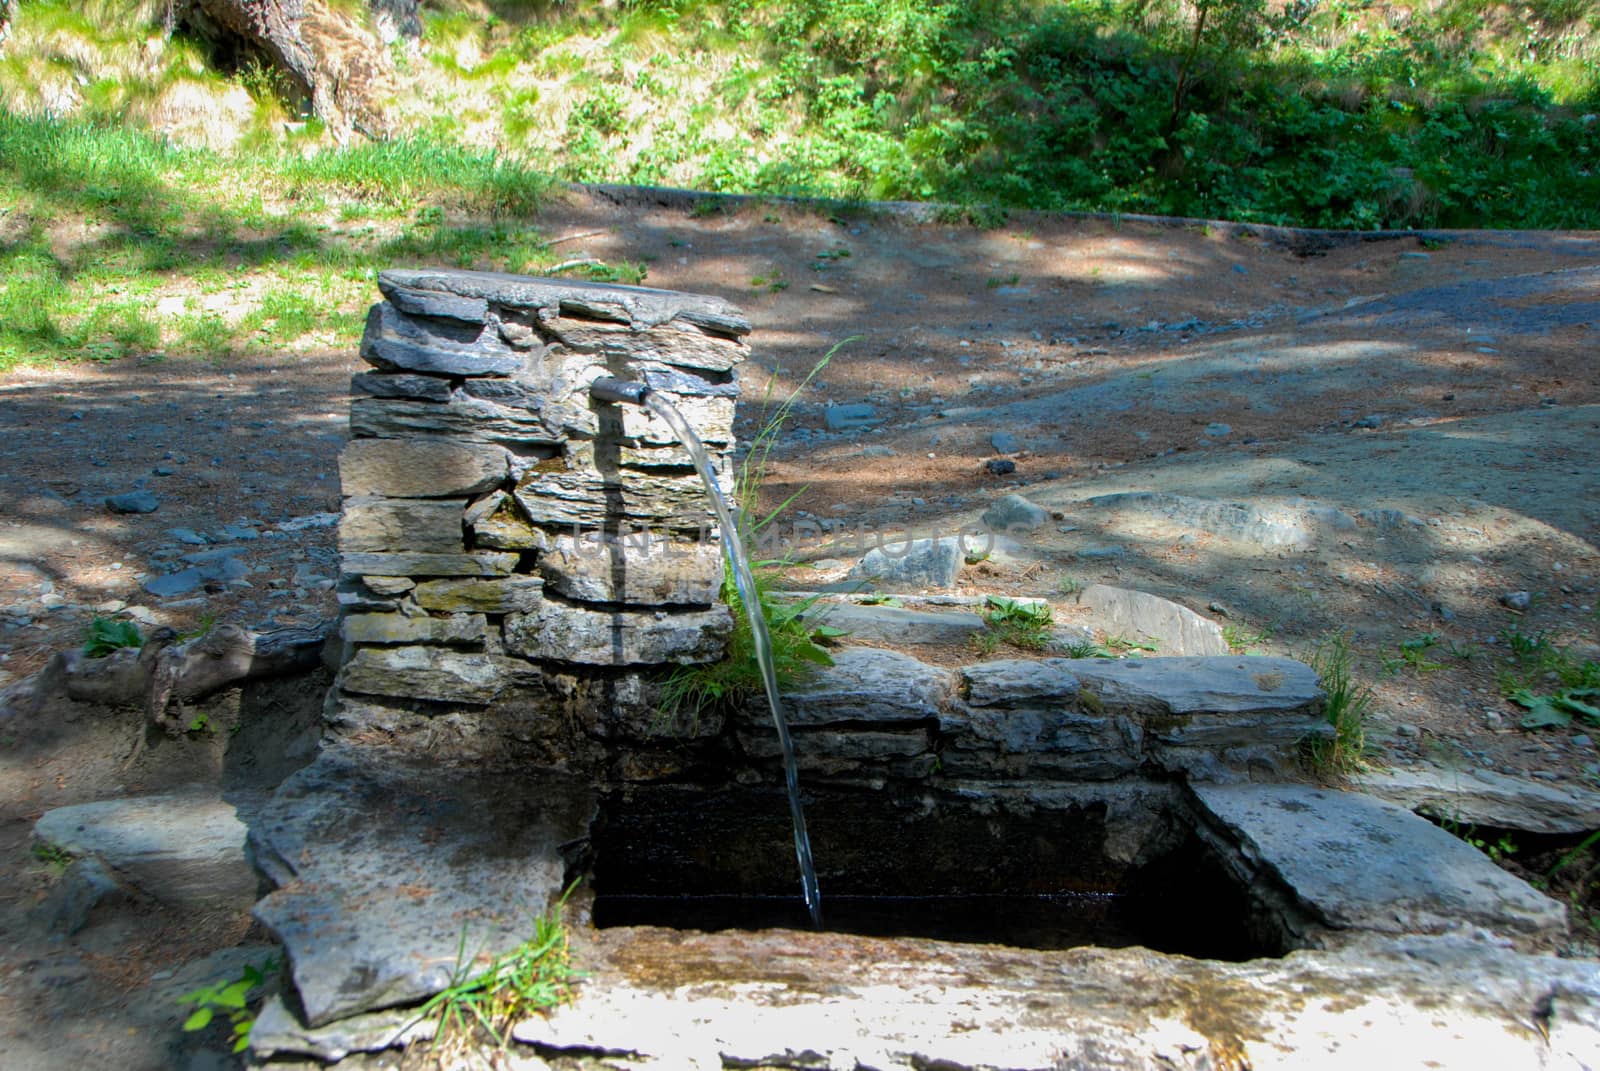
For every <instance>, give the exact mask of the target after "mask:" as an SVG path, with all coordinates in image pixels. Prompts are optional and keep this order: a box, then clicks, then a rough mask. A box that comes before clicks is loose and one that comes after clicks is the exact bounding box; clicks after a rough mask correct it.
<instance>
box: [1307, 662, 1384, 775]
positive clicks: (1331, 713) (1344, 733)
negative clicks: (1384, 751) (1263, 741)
mask: <svg viewBox="0 0 1600 1071" xmlns="http://www.w3.org/2000/svg"><path fill="white" fill-rule="evenodd" d="M1354 662H1355V655H1354V652H1353V651H1352V650H1351V647H1350V636H1349V634H1348V633H1344V632H1335V633H1329V634H1328V635H1325V636H1323V637H1322V639H1321V640H1320V641H1318V643H1317V645H1316V647H1314V648H1313V649H1312V651H1311V654H1310V656H1309V657H1308V658H1307V659H1306V664H1307V665H1309V666H1310V667H1311V668H1312V669H1313V670H1315V671H1316V674H1317V677H1318V678H1319V679H1320V680H1321V681H1322V690H1323V691H1324V692H1325V693H1327V697H1328V698H1327V701H1326V704H1325V706H1324V707H1323V712H1324V716H1325V717H1326V719H1327V721H1328V723H1329V724H1330V725H1332V726H1333V735H1332V736H1331V737H1318V738H1316V739H1313V740H1310V741H1308V742H1307V744H1306V747H1305V751H1304V754H1305V759H1306V763H1307V765H1308V766H1310V768H1311V769H1312V770H1313V771H1314V772H1316V773H1318V774H1321V775H1322V776H1346V775H1349V774H1352V773H1356V772H1358V771H1360V770H1361V769H1362V768H1363V767H1364V766H1365V764H1366V751H1367V734H1366V720H1367V715H1368V714H1369V713H1370V712H1371V709H1372V702H1373V694H1372V689H1371V688H1369V687H1367V686H1366V685H1364V684H1361V683H1360V682H1358V681H1357V680H1356V678H1355V671H1354Z"/></svg>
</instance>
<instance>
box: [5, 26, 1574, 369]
mask: <svg viewBox="0 0 1600 1071" xmlns="http://www.w3.org/2000/svg"><path fill="white" fill-rule="evenodd" d="M469 11H471V12H473V13H470V14H469V13H468V12H469ZM478 12H482V13H481V14H479V13H478ZM164 13H165V9H164V8H163V7H162V5H159V4H155V3H150V2H143V3H139V4H135V5H108V4H91V5H78V4H72V3H69V2H68V0H34V2H31V3H29V4H25V5H21V6H20V7H19V9H18V10H17V12H16V14H15V16H14V18H13V26H12V38H11V41H10V42H9V43H8V45H7V49H6V53H5V55H4V56H3V57H0V108H4V109H7V110H9V112H10V114H11V115H13V116H23V115H30V116H39V115H45V114H51V115H61V114H63V113H67V114H71V115H73V116H74V117H76V118H80V119H84V120H87V121H89V122H91V123H94V124H99V125H101V126H103V127H106V128H110V127H113V126H122V127H139V126H144V127H147V128H159V129H161V130H164V131H170V132H172V135H173V137H174V138H176V139H178V140H180V141H182V142H183V143H185V144H195V143H196V142H199V141H210V142H212V143H215V144H218V145H220V144H221V143H223V142H228V141H232V140H233V139H234V138H237V144H236V146H235V151H236V152H238V153H239V155H238V156H236V157H235V160H236V161H237V162H238V163H237V166H238V167H239V168H241V169H242V170H243V171H244V172H245V173H244V174H243V175H241V176H239V177H242V178H244V179H245V181H243V182H237V181H235V178H234V176H231V175H225V177H224V179H223V181H221V182H218V183H217V184H216V185H218V186H222V187H232V188H235V189H239V190H278V189H280V188H286V189H287V190H288V191H289V196H290V197H291V198H295V197H298V196H301V195H302V194H304V193H307V192H311V194H312V196H313V197H314V196H315V192H314V191H316V190H319V189H325V188H330V187H338V188H340V189H342V190H345V191H354V190H359V191H360V192H359V193H357V194H356V196H358V197H360V198H363V199H367V200H369V201H371V202H372V203H373V204H374V205H375V206H376V205H377V204H378V203H380V202H384V201H387V202H388V203H389V204H390V205H391V206H392V205H393V204H395V203H396V202H407V203H415V202H417V201H419V200H427V199H429V198H430V197H431V196H432V194H431V193H430V192H429V191H430V190H434V191H437V190H438V189H439V188H440V187H448V188H449V189H450V190H451V191H452V194H451V201H452V203H454V196H455V191H461V192H466V193H467V194H468V196H467V197H466V198H465V200H464V203H465V204H468V205H472V204H476V205H478V206H480V207H481V206H482V204H483V202H484V201H485V200H487V201H493V202H496V203H498V204H500V205H501V206H502V207H504V208H506V209H508V210H510V211H514V212H521V211H524V210H525V209H526V208H527V207H528V206H529V205H530V204H532V203H533V202H535V201H536V200H537V198H538V197H539V195H540V193H541V191H542V189H543V182H544V180H543V179H541V178H539V177H537V176H535V175H532V174H531V173H530V172H528V171H526V170H524V169H523V168H522V167H521V166H519V165H518V163H516V162H517V161H521V162H526V163H529V164H532V165H533V166H534V167H535V168H537V169H538V170H540V171H543V172H546V173H549V174H553V175H555V176H557V177H560V178H567V179H577V180H583V181H601V182H633V183H643V184H658V185H659V184H665V185H674V186H686V187H693V188H697V189H703V190H710V191H729V192H745V193H773V194H806V195H821V196H827V197H836V198H844V199H866V198H871V199H905V200H935V201H943V202H947V203H950V204H952V205H954V206H956V207H954V208H952V209H951V211H950V213H949V218H950V220H951V221H952V222H954V221H955V220H957V219H969V220H971V221H973V222H975V223H978V224H979V225H991V224H993V223H995V222H998V221H999V220H1001V219H1003V218H1004V213H1005V211H1006V210H1007V209H1009V208H1045V209H1098V210H1102V211H1111V212H1154V213H1164V214H1175V215H1186V216H1198V217H1221V218H1230V219H1241V220H1253V221H1260V222H1268V223H1294V224H1303V225H1311V226H1334V227H1351V228H1358V229H1369V228H1373V227H1384V226H1388V227H1425V226H1465V227H1480V226H1500V227H1510V226H1518V227H1596V226H1600V170H1597V164H1600V131H1597V128H1596V125H1595V121H1594V113H1595V112H1596V110H1597V109H1600V11H1597V9H1596V7H1595V5H1594V3H1593V2H1592V0H1396V2H1395V3H1390V4H1383V5H1378V4H1373V3H1371V2H1370V0H1323V2H1320V3H1307V2H1294V3H1287V4H1267V3H1265V2H1264V0H1190V2H1187V3H1180V2H1178V0H1055V2H1049V0H932V2H926V0H631V2H628V3H624V4H621V5H616V4H608V3H604V2H602V0H572V2H569V3H562V4H556V5H551V4H526V3H512V2H510V0H491V2H490V3H489V4H487V6H486V7H478V8H470V9H467V8H461V7H460V6H459V5H457V4H455V3H453V2H452V3H444V2H442V0H441V2H437V3H434V4H431V5H428V6H427V7H426V8H425V10H424V20H425V31H424V36H423V39H422V41H421V42H420V44H419V46H418V48H417V50H416V51H415V52H413V51H411V50H408V49H406V48H404V47H398V48H396V49H395V50H394V52H393V56H394V58H395V61H396V66H397V81H398V84H399V85H400V87H401V93H400V96H399V98H398V99H397V100H395V101H394V102H393V104H392V106H391V110H392V115H391V118H392V119H393V121H394V122H395V123H396V125H397V126H398V127H399V128H400V129H402V130H405V131H407V132H408V133H407V135H406V136H404V137H402V138H399V139H397V140H395V141H391V142H385V143H381V144H372V145H364V146H358V147H355V148H351V149H348V150H342V151H328V150H326V149H323V150H322V151H309V150H313V149H317V148H319V147H321V146H322V145H323V142H324V141H325V140H326V136H325V135H324V134H323V133H322V132H321V131H320V130H319V128H318V124H317V123H316V122H315V121H309V122H296V121H292V120H296V119H297V118H298V117H297V115H296V114H295V112H296V110H297V108H298V105H297V104H296V103H294V102H293V101H292V100H291V98H292V96H293V95H292V94H291V93H288V92H286V91H285V87H284V85H283V80H282V79H281V78H279V77H278V76H276V75H275V74H274V73H273V72H271V71H266V70H263V69H262V68H260V67H259V66H249V65H247V66H246V67H245V68H243V69H241V70H239V71H237V72H235V73H232V74H230V75H224V74H222V73H219V72H218V70H217V69H216V68H215V67H214V66H213V65H211V63H210V62H209V58H208V57H207V56H206V55H205V52H204V50H203V49H202V48H201V47H200V46H198V45H197V44H196V43H194V42H191V41H188V40H185V39H184V37H183V36H182V34H181V33H180V34H179V35H177V36H175V37H170V38H169V37H168V36H167V35H166V34H165V33H164V30H163V25H162V20H163V17H164ZM224 135H226V136H224ZM151 144H152V145H153V144H154V143H151ZM485 144H492V145H495V146H498V147H499V148H500V150H501V152H502V153H504V155H503V156H500V157H495V158H492V161H487V162H486V160H485V158H484V157H483V156H481V155H480V154H478V153H475V152H473V151H471V150H468V149H464V148H461V146H468V145H485ZM166 152H167V151H166V150H162V151H161V154H166ZM246 153H248V154H249V155H248V156H246V155H245V154H246ZM150 155H151V150H149V149H144V150H140V152H139V153H135V154H134V155H133V156H132V157H130V158H129V162H130V164H131V165H132V167H133V169H134V170H135V171H140V172H142V173H143V174H144V176H145V177H144V179H143V180H141V181H145V182H146V184H147V185H148V184H149V183H150V182H152V181H153V182H154V183H155V185H156V186H160V185H161V184H162V183H164V182H165V177H164V175H163V174H162V173H161V168H156V169H155V172H154V174H152V173H151V166H150V165H151V163H152V161H151V160H150V159H149V157H150ZM262 158H264V159H269V160H271V161H273V162H271V163H269V164H267V165H265V166H266V169H267V171H269V172H270V173H271V174H272V177H273V178H274V180H275V181H274V182H273V183H270V184H262V183H259V182H255V181H251V180H253V179H259V178H260V177H261V176H262V171H261V170H260V165H258V164H257V163H256V161H257V160H258V159H262ZM419 161H426V164H427V166H419ZM163 166H165V165H163ZM80 192H81V193H82V194H84V195H86V196H87V197H88V198H89V199H90V200H96V199H97V197H98V195H110V203H113V204H116V205H120V206H123V207H125V208H126V207H137V206H150V209H151V210H153V211H155V212H156V213H157V214H159V213H160V212H161V211H163V210H165V209H168V208H170V206H171V205H173V204H176V203H181V202H180V201H178V200H175V199H169V198H159V197H158V198H155V199H144V198H139V197H137V196H136V195H135V193H134V191H133V189H132V188H130V187H124V188H122V189H121V190H117V189H114V188H113V186H110V185H101V186H99V187H97V188H96V189H95V190H89V191H80ZM100 199H101V200H102V203H105V202H104V200H103V198H100ZM514 206H520V207H514ZM142 210H143V209H141V211H142ZM720 210H721V208H720V206H718V205H715V204H708V206H707V208H706V211H710V212H715V211H720ZM825 256H826V255H824V256H821V257H819V258H818V262H817V263H818V265H819V266H824V265H826V263H827V261H826V259H825ZM36 267H40V266H37V265H36ZM44 274H45V278H43V279H42V280H35V281H34V283H35V284H36V285H48V283H49V278H48V274H49V273H48V272H47V271H46V272H45V273H44ZM1002 283H1003V280H1000V279H998V278H997V279H996V285H1001V284H1002ZM133 311H135V312H136V311H137V308H135V309H134V310H133ZM112 315H113V316H114V315H115V314H112ZM129 327H130V328H131V329H133V331H134V333H135V335H137V333H138V332H137V328H138V324H137V323H136V322H132V323H130V324H129ZM99 332H100V333H101V334H102V335H104V336H105V337H106V339H107V342H108V344H116V345H121V346H128V347H132V346H134V345H135V344H133V343H127V342H124V341H123V340H122V339H120V338H118V337H117V334H116V332H115V331H114V330H111V329H108V328H106V327H105V326H104V325H101V327H100V328H99ZM88 341H94V340H93V339H90V340H88ZM85 344H87V343H85Z"/></svg>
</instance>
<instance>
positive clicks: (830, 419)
mask: <svg viewBox="0 0 1600 1071" xmlns="http://www.w3.org/2000/svg"><path fill="white" fill-rule="evenodd" d="M882 420H883V418H882V417H881V416H879V415H878V409H877V407H876V406H873V405H868V404H867V403H866V402H857V403H855V404H852V405H830V406H827V407H826V408H824V409H823V411H822V421H823V423H824V424H826V425H827V428H828V430H829V431H848V430H850V429H852V428H865V427H868V426H870V425H872V424H877V423H880V422H881V421H882Z"/></svg>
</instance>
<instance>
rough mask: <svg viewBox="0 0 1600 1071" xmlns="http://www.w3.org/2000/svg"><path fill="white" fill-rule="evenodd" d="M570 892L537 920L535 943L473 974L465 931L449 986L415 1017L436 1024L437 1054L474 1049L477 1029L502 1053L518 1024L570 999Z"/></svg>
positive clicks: (517, 949) (458, 948) (497, 957)
mask: <svg viewBox="0 0 1600 1071" xmlns="http://www.w3.org/2000/svg"><path fill="white" fill-rule="evenodd" d="M571 892H572V890H571V889H568V890H567V893H566V894H565V895H563V896H562V898H561V900H560V902H558V903H557V904H556V905H555V906H554V907H552V908H551V909H550V911H548V912H546V913H545V914H543V915H540V916H539V917H538V918H536V919H534V922H533V936H532V937H531V938H529V939H528V940H527V941H524V942H523V943H522V944H520V945H518V946H517V947H516V948H514V949H512V950H511V951H510V952H507V953H505V954H504V955H500V956H496V957H495V958H494V959H492V960H490V961H489V964H488V965H487V966H486V967H484V968H483V969H482V970H478V971H476V972H474V971H472V970H471V967H472V964H471V962H470V958H469V957H468V956H467V955H466V949H467V935H466V931H465V930H463V931H462V934H461V942H460V944H459V946H458V947H457V950H456V969H455V972H454V974H453V976H452V978H451V982H450V985H449V986H448V987H447V988H445V989H444V990H443V991H442V992H440V993H437V994H435V995H434V996H433V997H432V998H431V999H430V1000H429V1001H428V1002H427V1003H426V1004H424V1005H423V1006H422V1007H421V1008H420V1009H419V1010H418V1012H417V1020H418V1021H422V1020H425V1019H435V1020H436V1021H437V1030H436V1031H435V1033H434V1039H433V1046H434V1048H435V1050H438V1049H440V1048H448V1047H449V1046H452V1045H467V1044H470V1043H471V1041H472V1040H473V1038H474V1035H475V1034H476V1033H477V1031H478V1030H482V1031H483V1033H485V1034H487V1035H488V1036H489V1037H490V1038H491V1039H493V1041H494V1043H495V1045H496V1046H498V1047H500V1048H504V1047H505V1046H506V1044H507V1043H508V1040H509V1039H510V1036H511V1028H512V1027H513V1026H515V1025H516V1024H517V1022H519V1021H520V1020H522V1019H525V1018H527V1017H528V1016H529V1015H530V1014H532V1013H533V1012H536V1011H541V1010H543V1009H546V1008H553V1007H555V1006H556V1005H558V1004H560V1003H561V1002H562V1001H563V1000H565V999H566V998H567V994H568V993H569V992H570V990H571V986H572V982H573V980H574V979H575V978H576V972H575V971H574V970H573V967H572V953H571V948H570V945H569V942H568V934H567V927H566V924H565V923H564V922H563V921H562V918H561V912H562V909H563V908H564V907H565V905H566V900H567V895H570V894H571Z"/></svg>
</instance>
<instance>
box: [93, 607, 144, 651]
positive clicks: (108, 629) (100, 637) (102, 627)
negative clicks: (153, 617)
mask: <svg viewBox="0 0 1600 1071" xmlns="http://www.w3.org/2000/svg"><path fill="white" fill-rule="evenodd" d="M143 646H144V636H143V634H141V633H140V632H139V626H138V625H136V624H134V623H133V622H132V621H118V620H115V619H113V618H109V617H96V618H95V619H94V620H93V621H90V622H89V628H88V634H87V635H86V636H85V637H84V641H83V653H84V654H86V655H88V656H89V657H90V658H104V657H105V656H106V655H108V654H110V653H111V652H112V651H116V650H120V649H121V648H124V647H143Z"/></svg>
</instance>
